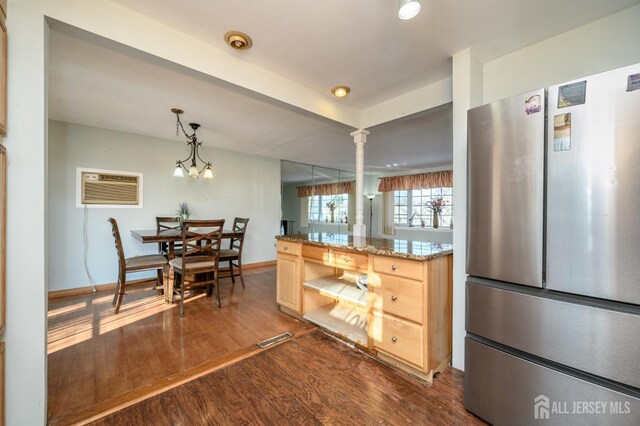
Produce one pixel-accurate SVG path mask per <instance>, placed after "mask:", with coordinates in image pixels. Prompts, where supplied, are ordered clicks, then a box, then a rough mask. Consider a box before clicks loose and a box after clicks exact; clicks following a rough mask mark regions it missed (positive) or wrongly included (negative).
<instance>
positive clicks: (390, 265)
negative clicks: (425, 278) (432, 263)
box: [373, 256, 423, 281]
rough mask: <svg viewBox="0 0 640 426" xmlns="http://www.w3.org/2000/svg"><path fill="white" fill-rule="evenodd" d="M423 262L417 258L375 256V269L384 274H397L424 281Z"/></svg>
mask: <svg viewBox="0 0 640 426" xmlns="http://www.w3.org/2000/svg"><path fill="white" fill-rule="evenodd" d="M422 267H423V265H422V262H418V261H415V260H405V259H396V258H393V257H384V256H375V257H374V258H373V270H374V271H375V272H381V273H383V274H388V275H395V276H398V277H404V278H409V279H412V280H418V281H422Z"/></svg>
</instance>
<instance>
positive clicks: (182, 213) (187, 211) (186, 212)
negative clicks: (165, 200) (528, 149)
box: [176, 201, 192, 222]
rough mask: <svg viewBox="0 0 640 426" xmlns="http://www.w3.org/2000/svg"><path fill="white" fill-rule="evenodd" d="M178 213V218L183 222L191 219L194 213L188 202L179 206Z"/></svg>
mask: <svg viewBox="0 0 640 426" xmlns="http://www.w3.org/2000/svg"><path fill="white" fill-rule="evenodd" d="M176 213H177V214H178V217H179V218H180V220H181V221H183V222H184V221H185V220H187V219H189V217H190V216H191V213H192V211H191V207H189V203H187V202H186V201H183V202H181V203H180V204H178V211H177V212H176Z"/></svg>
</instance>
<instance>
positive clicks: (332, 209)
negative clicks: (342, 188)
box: [327, 201, 336, 223]
mask: <svg viewBox="0 0 640 426" xmlns="http://www.w3.org/2000/svg"><path fill="white" fill-rule="evenodd" d="M327 208H329V211H330V212H331V223H333V222H334V221H335V219H336V217H335V211H336V203H334V202H333V201H329V202H328V203H327Z"/></svg>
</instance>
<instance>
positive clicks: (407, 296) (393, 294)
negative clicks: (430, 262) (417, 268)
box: [373, 274, 423, 324]
mask: <svg viewBox="0 0 640 426" xmlns="http://www.w3.org/2000/svg"><path fill="white" fill-rule="evenodd" d="M422 287H423V285H422V283H421V282H418V281H412V280H408V279H405V278H399V277H394V276H392V275H383V274H380V275H379V281H378V282H377V283H376V284H375V285H374V286H373V293H374V295H375V297H374V302H373V308H374V309H376V310H378V311H383V312H385V313H387V314H393V315H396V316H398V317H402V318H405V319H408V320H411V321H413V322H417V323H418V324H422V307H423V297H422Z"/></svg>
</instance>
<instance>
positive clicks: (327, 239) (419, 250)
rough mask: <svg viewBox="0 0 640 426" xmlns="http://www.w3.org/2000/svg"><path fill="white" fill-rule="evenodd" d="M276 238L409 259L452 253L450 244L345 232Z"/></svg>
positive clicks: (432, 257) (277, 237)
mask: <svg viewBox="0 0 640 426" xmlns="http://www.w3.org/2000/svg"><path fill="white" fill-rule="evenodd" d="M276 239H277V240H281V241H290V242H292V243H303V244H308V245H312V246H317V247H331V248H337V249H342V250H350V251H357V252H362V253H369V254H377V255H380V256H389V257H399V258H403V259H411V260H430V259H435V258H438V257H441V256H446V255H448V254H452V253H453V246H452V245H451V244H440V243H430V242H425V241H408V240H391V239H384V238H362V239H356V240H355V242H354V238H353V237H352V236H351V235H347V234H331V233H325V232H322V233H318V232H316V233H312V234H297V235H277V236H276Z"/></svg>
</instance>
